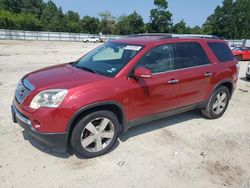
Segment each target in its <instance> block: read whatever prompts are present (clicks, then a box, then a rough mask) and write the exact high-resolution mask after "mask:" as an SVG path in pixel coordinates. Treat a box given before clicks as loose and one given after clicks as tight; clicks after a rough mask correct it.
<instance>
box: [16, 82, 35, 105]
mask: <svg viewBox="0 0 250 188" xmlns="http://www.w3.org/2000/svg"><path fill="white" fill-rule="evenodd" d="M32 90H34V86H33V85H32V84H31V83H30V82H29V81H28V80H27V79H24V80H21V81H19V82H18V84H17V87H16V91H15V97H16V100H17V102H18V103H19V104H21V103H22V102H23V101H24V100H25V98H26V97H27V96H28V95H29V94H30V92H31V91H32Z"/></svg>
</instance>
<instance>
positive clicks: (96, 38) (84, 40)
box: [83, 36, 101, 42]
mask: <svg viewBox="0 0 250 188" xmlns="http://www.w3.org/2000/svg"><path fill="white" fill-rule="evenodd" d="M83 42H101V41H100V39H99V37H94V36H92V37H87V38H86V39H83Z"/></svg>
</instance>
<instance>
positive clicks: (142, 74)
mask: <svg viewBox="0 0 250 188" xmlns="http://www.w3.org/2000/svg"><path fill="white" fill-rule="evenodd" d="M134 76H135V77H136V78H151V77H152V72H151V70H149V69H147V68H144V67H138V68H136V69H135V72H134Z"/></svg>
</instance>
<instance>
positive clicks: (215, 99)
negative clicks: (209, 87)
mask: <svg viewBox="0 0 250 188" xmlns="http://www.w3.org/2000/svg"><path fill="white" fill-rule="evenodd" d="M229 99H230V93H229V90H228V88H227V87H225V86H220V87H218V88H217V89H215V91H214V92H213V94H212V95H211V97H210V98H209V101H208V103H207V106H206V108H204V109H202V110H201V112H202V114H203V115H205V116H206V117H207V118H209V119H217V118H220V117H221V116H222V115H223V114H224V112H225V111H226V109H227V107H228V103H229Z"/></svg>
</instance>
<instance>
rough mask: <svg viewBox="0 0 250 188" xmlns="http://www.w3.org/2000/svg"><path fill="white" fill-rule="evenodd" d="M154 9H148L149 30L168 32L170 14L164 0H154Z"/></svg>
mask: <svg viewBox="0 0 250 188" xmlns="http://www.w3.org/2000/svg"><path fill="white" fill-rule="evenodd" d="M154 5H155V6H156V8H155V9H152V10H151V11H150V24H149V26H150V27H149V30H150V32H157V33H169V32H170V30H171V27H172V21H171V17H172V14H171V13H170V12H169V11H168V10H167V9H168V2H167V1H166V0H154Z"/></svg>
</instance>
